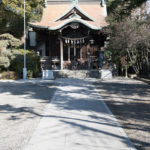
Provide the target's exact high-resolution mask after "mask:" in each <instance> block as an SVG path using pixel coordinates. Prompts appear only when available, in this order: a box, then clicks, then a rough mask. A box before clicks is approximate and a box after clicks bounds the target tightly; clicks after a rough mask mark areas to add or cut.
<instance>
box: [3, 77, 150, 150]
mask: <svg viewBox="0 0 150 150" xmlns="http://www.w3.org/2000/svg"><path fill="white" fill-rule="evenodd" d="M149 97H150V85H148V84H147V83H144V82H141V81H138V80H133V79H111V80H103V81H102V80H98V79H73V78H65V79H56V80H53V81H42V80H27V81H26V82H24V81H21V80H20V81H0V114H1V115H0V122H1V123H0V132H1V134H0V149H1V150H10V149H13V150H41V149H42V150H85V149H86V150H98V149H102V150H107V149H111V150H120V149H126V150H127V149H135V148H134V146H136V148H137V149H138V150H149V149H150V126H149V124H150V99H149ZM106 104H107V105H106ZM108 107H109V108H108ZM111 112H113V114H114V115H112V113H111ZM118 122H119V123H120V124H121V125H122V127H121V126H120V125H119V123H118ZM128 137H129V138H130V140H129V138H128ZM131 141H132V143H131ZM133 145H134V146H133Z"/></svg>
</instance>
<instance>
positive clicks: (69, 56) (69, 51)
mask: <svg viewBox="0 0 150 150" xmlns="http://www.w3.org/2000/svg"><path fill="white" fill-rule="evenodd" d="M68 61H70V45H68Z"/></svg>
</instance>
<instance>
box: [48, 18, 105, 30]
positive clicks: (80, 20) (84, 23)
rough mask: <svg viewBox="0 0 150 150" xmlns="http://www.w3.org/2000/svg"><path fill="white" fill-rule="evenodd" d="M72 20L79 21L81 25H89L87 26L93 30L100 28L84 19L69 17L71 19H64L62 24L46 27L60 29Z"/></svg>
mask: <svg viewBox="0 0 150 150" xmlns="http://www.w3.org/2000/svg"><path fill="white" fill-rule="evenodd" d="M72 22H77V23H81V24H83V25H85V26H87V27H89V28H91V29H93V30H100V29H102V27H96V26H94V25H91V24H89V23H88V22H86V21H84V20H82V19H78V18H71V19H68V20H66V21H65V22H63V23H62V24H60V25H58V26H56V27H53V28H51V27H48V30H58V29H61V28H62V27H63V26H65V25H67V24H69V23H72Z"/></svg>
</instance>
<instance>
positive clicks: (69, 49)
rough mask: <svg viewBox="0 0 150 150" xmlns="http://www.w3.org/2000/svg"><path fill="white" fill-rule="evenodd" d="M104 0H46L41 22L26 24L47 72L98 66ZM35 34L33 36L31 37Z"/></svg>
mask: <svg viewBox="0 0 150 150" xmlns="http://www.w3.org/2000/svg"><path fill="white" fill-rule="evenodd" d="M106 16H107V8H106V3H105V0H46V6H45V8H44V11H43V16H42V19H41V21H40V22H32V23H29V26H30V27H31V28H32V32H31V33H32V35H31V36H32V37H34V36H35V42H33V43H31V45H33V46H35V48H36V50H37V52H39V53H40V55H41V57H42V59H43V62H44V64H43V66H42V68H43V69H46V70H63V69H68V70H74V69H76V70H86V69H98V68H99V67H101V61H102V60H101V59H103V58H101V54H103V53H104V49H105V41H106V38H107V35H106V34H105V32H104V30H105V28H106V27H107V26H108V24H107V22H106V20H105V18H106ZM33 35H34V36H33Z"/></svg>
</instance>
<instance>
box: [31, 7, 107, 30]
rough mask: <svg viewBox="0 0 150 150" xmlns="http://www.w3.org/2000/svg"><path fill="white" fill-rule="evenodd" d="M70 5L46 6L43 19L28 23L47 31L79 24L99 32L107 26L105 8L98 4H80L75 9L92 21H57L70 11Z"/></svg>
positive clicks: (69, 19) (76, 19) (74, 19)
mask: <svg viewBox="0 0 150 150" xmlns="http://www.w3.org/2000/svg"><path fill="white" fill-rule="evenodd" d="M70 7H71V5H66V4H63V5H48V6H47V7H46V8H45V9H44V12H43V17H42V20H41V22H36V23H29V25H30V26H32V27H37V28H47V29H48V30H58V29H61V28H62V27H63V26H65V25H66V24H68V23H71V22H79V23H81V24H84V25H85V26H87V27H89V28H91V29H93V30H99V29H101V28H102V27H105V26H107V25H108V24H107V23H106V20H105V17H106V8H105V7H101V5H98V4H90V5H88V4H82V5H80V4H79V5H78V6H77V8H78V9H79V10H82V13H85V14H86V15H87V16H88V17H90V18H92V20H93V21H90V20H83V19H80V18H68V19H64V20H59V18H61V16H62V15H63V14H65V12H67V11H68V10H69V9H70Z"/></svg>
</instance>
